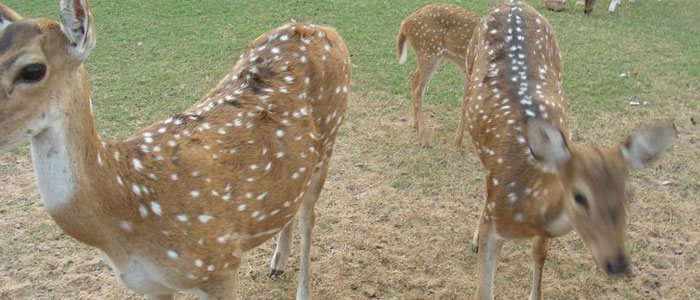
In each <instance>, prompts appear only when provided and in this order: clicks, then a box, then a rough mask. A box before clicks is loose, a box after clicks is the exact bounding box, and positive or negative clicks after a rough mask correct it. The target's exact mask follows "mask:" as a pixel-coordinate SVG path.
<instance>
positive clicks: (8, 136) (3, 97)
mask: <svg viewBox="0 0 700 300" xmlns="http://www.w3.org/2000/svg"><path fill="white" fill-rule="evenodd" d="M74 5H78V6H80V1H76V2H71V3H69V4H67V3H64V2H62V3H61V16H62V19H64V24H59V23H58V22H55V21H51V20H45V19H22V18H21V17H20V16H19V15H18V14H17V13H15V12H14V11H12V10H11V9H10V8H8V7H6V6H5V5H3V4H1V3H0V153H1V152H4V151H6V150H8V149H9V148H10V147H12V146H14V145H16V144H18V143H20V142H22V141H25V140H28V139H30V138H32V137H34V136H36V135H37V134H39V133H41V132H42V131H43V130H44V129H46V128H47V127H48V126H50V124H52V123H53V122H54V121H56V120H57V119H58V118H59V117H60V116H61V112H60V110H61V108H62V107H64V106H66V105H70V104H71V103H70V102H71V101H73V100H74V97H73V95H75V94H79V93H78V92H79V91H80V90H79V89H82V88H87V86H86V81H85V76H84V71H83V69H82V67H81V63H82V60H83V59H84V58H85V57H87V52H89V50H90V49H91V48H92V45H94V34H93V33H91V31H90V30H92V28H89V27H91V22H89V18H88V16H89V13H86V12H87V10H81V11H80V12H79V13H78V12H75V11H77V8H76V7H78V6H74ZM68 6H70V8H68ZM71 10H73V11H74V13H73V14H72V15H70V14H69V13H68V11H71ZM81 14H82V15H81ZM64 15H70V16H66V17H64ZM71 16H72V18H73V19H75V20H70V18H71ZM76 16H81V18H82V23H80V22H81V20H77V19H78V18H77V17H76ZM76 24H78V25H76ZM79 24H85V25H79ZM66 28H75V29H71V30H68V29H66ZM68 31H70V32H71V33H72V35H69V34H67V33H66V32H68ZM76 36H78V39H81V37H82V41H79V42H76V41H74V40H76ZM80 36H81V37H80ZM86 43H87V46H85V44H86ZM76 83H77V84H76Z"/></svg>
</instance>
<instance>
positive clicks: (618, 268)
mask: <svg viewBox="0 0 700 300" xmlns="http://www.w3.org/2000/svg"><path fill="white" fill-rule="evenodd" d="M605 271H607V272H608V275H615V274H620V273H624V272H626V271H627V259H626V258H625V256H624V255H623V254H622V253H620V254H619V255H618V256H617V257H616V258H615V259H611V260H608V262H607V263H606V264H605Z"/></svg>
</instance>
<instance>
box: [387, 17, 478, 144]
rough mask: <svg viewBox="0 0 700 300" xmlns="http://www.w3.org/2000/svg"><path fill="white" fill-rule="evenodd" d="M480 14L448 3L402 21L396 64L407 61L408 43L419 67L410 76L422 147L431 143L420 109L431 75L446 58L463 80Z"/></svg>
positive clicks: (415, 119) (414, 117) (415, 120)
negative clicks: (466, 55) (468, 52)
mask: <svg viewBox="0 0 700 300" xmlns="http://www.w3.org/2000/svg"><path fill="white" fill-rule="evenodd" d="M477 23H479V17H478V16H477V15H475V14H474V13H472V12H469V11H466V10H464V9H462V8H459V7H456V6H452V5H448V4H431V5H428V6H425V7H423V8H420V9H418V10H416V11H415V12H413V13H411V14H410V15H408V17H406V19H404V20H403V22H401V27H399V34H398V39H397V44H398V45H397V46H398V49H397V50H398V56H399V63H400V64H403V63H404V62H406V58H407V55H408V49H407V48H406V43H407V42H408V43H409V44H410V45H411V47H412V48H413V50H414V52H415V55H416V61H417V63H418V68H417V69H416V70H415V71H414V72H413V74H412V75H411V99H412V101H413V127H414V128H415V129H416V130H418V139H419V141H420V145H421V146H422V147H428V146H430V142H429V139H428V133H427V132H426V130H427V129H426V127H425V119H424V118H423V112H422V109H421V106H422V103H423V96H425V91H426V89H427V88H428V83H429V82H430V78H432V77H433V74H435V71H437V69H438V68H439V67H440V66H441V65H442V63H443V62H444V61H445V60H448V61H450V62H452V63H453V64H454V65H455V66H456V67H457V69H459V70H460V72H461V73H462V75H463V76H464V78H465V80H466V75H465V65H464V63H465V59H464V56H465V54H466V52H467V45H468V44H469V40H470V39H471V36H472V32H474V28H475V27H476V24H477Z"/></svg>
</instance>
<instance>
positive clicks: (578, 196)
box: [574, 192, 588, 209]
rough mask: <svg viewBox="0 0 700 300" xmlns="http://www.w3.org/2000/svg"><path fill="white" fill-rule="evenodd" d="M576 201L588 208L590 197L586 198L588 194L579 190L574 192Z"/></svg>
mask: <svg viewBox="0 0 700 300" xmlns="http://www.w3.org/2000/svg"><path fill="white" fill-rule="evenodd" d="M574 202H576V204H577V205H579V206H581V207H583V208H585V209H588V199H586V196H584V195H583V194H581V193H579V192H576V193H574Z"/></svg>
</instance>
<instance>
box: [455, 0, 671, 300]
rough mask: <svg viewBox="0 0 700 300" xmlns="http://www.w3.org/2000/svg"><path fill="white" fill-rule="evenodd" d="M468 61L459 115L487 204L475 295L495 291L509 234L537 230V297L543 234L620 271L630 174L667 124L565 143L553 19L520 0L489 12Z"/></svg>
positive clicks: (653, 151) (478, 242)
mask: <svg viewBox="0 0 700 300" xmlns="http://www.w3.org/2000/svg"><path fill="white" fill-rule="evenodd" d="M467 62H468V63H467V65H468V66H469V69H468V72H469V73H468V74H470V81H469V85H468V88H467V99H466V100H465V102H464V103H465V105H466V106H467V108H466V114H464V115H463V116H462V118H463V119H468V122H469V126H468V127H469V132H470V133H471V137H472V141H473V143H474V146H475V148H476V150H477V152H478V154H479V158H480V160H481V162H482V163H483V165H484V166H485V167H486V169H487V170H488V175H487V176H486V202H485V204H484V207H483V210H482V214H481V217H480V221H479V228H478V229H477V232H476V234H475V236H474V238H475V239H474V243H475V246H478V248H477V249H478V269H479V284H478V288H477V295H476V298H477V299H493V291H492V290H493V280H494V273H495V270H496V263H497V261H498V255H499V252H500V249H501V246H502V245H503V243H504V241H506V240H512V239H524V238H532V237H534V238H535V241H534V244H533V248H532V256H533V259H534V278H533V284H532V291H531V294H530V299H540V298H541V283H542V272H543V266H544V261H545V258H546V256H547V244H548V240H549V239H550V238H554V237H557V236H561V235H563V234H566V233H568V232H569V231H571V230H572V229H573V230H576V232H578V234H579V236H580V237H581V238H582V239H583V242H584V244H585V245H586V247H587V248H588V249H589V251H590V252H591V254H592V256H593V259H594V261H595V263H596V264H597V265H598V267H599V268H601V269H603V270H605V271H606V272H607V273H608V274H619V273H623V272H625V271H626V270H627V267H628V262H627V257H628V254H627V250H626V248H625V227H626V225H625V222H626V205H627V201H628V199H627V198H628V195H627V186H628V182H627V181H628V172H629V170H630V169H637V168H640V167H642V166H643V165H645V164H647V163H649V162H650V161H652V160H653V159H654V158H656V157H658V156H659V155H660V154H661V153H662V152H663V151H664V150H665V149H666V148H667V147H668V146H669V145H670V144H671V143H672V142H673V140H674V138H675V130H674V128H673V126H671V125H659V126H651V127H646V128H642V129H640V130H638V131H636V132H635V133H633V134H632V135H631V136H630V137H629V138H628V139H627V140H626V141H624V142H623V143H622V144H621V145H619V146H617V147H614V148H613V149H601V148H597V147H587V148H579V149H575V148H573V147H571V142H570V139H569V132H568V130H567V104H566V102H565V100H564V94H563V93H562V90H561V59H560V56H559V49H558V46H557V43H556V41H555V39H554V33H553V31H552V28H551V26H550V24H549V21H547V19H545V18H544V17H543V16H542V15H540V14H539V13H538V12H537V11H535V10H534V9H533V8H532V7H531V6H529V5H527V4H524V3H518V4H515V3H513V2H510V4H503V5H500V6H498V7H496V8H494V9H492V10H491V11H489V12H488V13H487V14H486V16H485V17H484V18H483V19H482V21H481V23H480V24H479V25H478V27H477V29H476V32H475V33H474V37H473V38H472V40H471V42H470V44H469V50H468V52H467ZM463 121H464V122H466V120H463ZM459 134H461V133H460V132H458V135H459ZM458 138H459V137H458Z"/></svg>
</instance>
